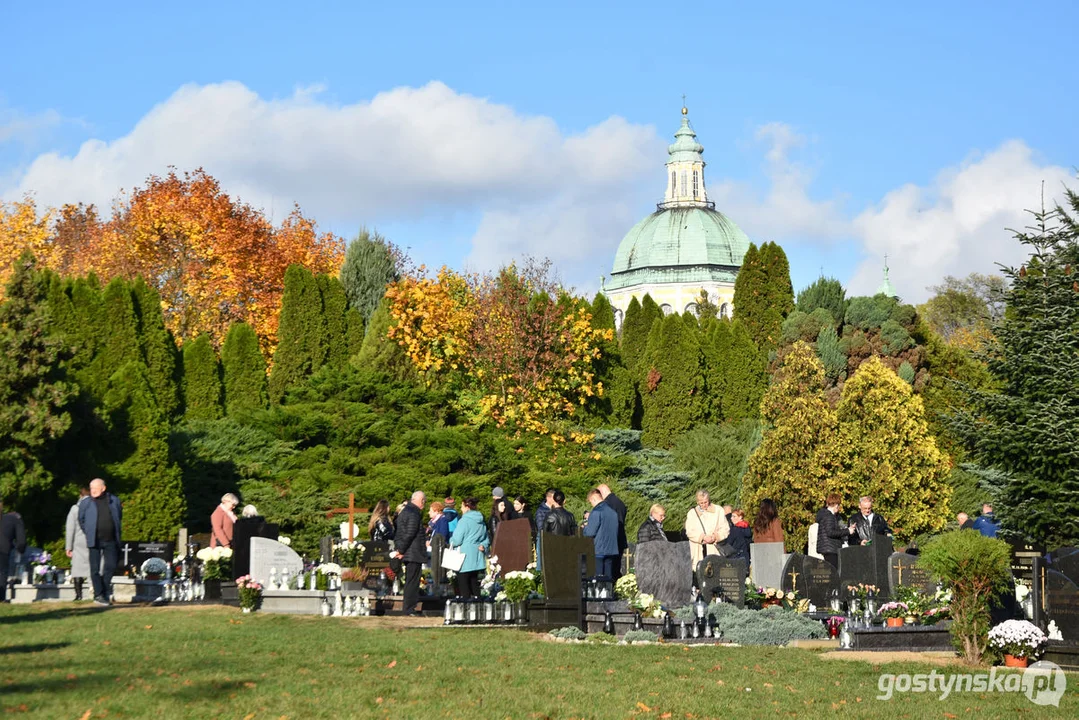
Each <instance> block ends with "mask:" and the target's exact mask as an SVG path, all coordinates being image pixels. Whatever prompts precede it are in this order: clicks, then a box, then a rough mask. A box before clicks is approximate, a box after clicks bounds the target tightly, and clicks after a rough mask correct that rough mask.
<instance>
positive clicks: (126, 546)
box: [123, 543, 133, 567]
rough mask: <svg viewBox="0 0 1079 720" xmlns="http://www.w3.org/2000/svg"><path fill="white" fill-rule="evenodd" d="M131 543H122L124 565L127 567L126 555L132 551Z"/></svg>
mask: <svg viewBox="0 0 1079 720" xmlns="http://www.w3.org/2000/svg"><path fill="white" fill-rule="evenodd" d="M132 549H133V548H132V547H131V543H124V547H123V551H124V567H127V556H128V554H129V553H130V552H131V551H132Z"/></svg>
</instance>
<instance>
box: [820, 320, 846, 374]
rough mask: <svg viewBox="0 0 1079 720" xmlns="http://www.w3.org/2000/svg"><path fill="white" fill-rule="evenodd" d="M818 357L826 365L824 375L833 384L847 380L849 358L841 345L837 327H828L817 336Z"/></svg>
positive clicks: (823, 328) (822, 329)
mask: <svg viewBox="0 0 1079 720" xmlns="http://www.w3.org/2000/svg"><path fill="white" fill-rule="evenodd" d="M817 356H818V357H820V361H821V363H823V364H824V373H825V375H827V376H828V379H829V380H830V381H831V382H833V383H834V382H836V381H837V380H841V379H845V378H846V376H847V356H846V355H845V354H844V353H843V348H842V346H841V345H840V343H839V336H838V335H836V332H835V327H833V326H831V325H827V326H825V327H822V328H821V329H820V332H819V333H818V334H817Z"/></svg>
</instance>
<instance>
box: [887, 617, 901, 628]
mask: <svg viewBox="0 0 1079 720" xmlns="http://www.w3.org/2000/svg"><path fill="white" fill-rule="evenodd" d="M888 627H903V618H901V617H894V618H888Z"/></svg>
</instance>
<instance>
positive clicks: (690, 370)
mask: <svg viewBox="0 0 1079 720" xmlns="http://www.w3.org/2000/svg"><path fill="white" fill-rule="evenodd" d="M645 353H646V354H645V360H644V362H643V363H642V367H643V368H647V369H646V370H645V371H644V375H643V379H642V380H641V385H640V389H641V401H642V404H643V406H644V418H643V419H642V421H641V430H642V431H643V434H642V435H641V439H642V440H643V441H644V442H645V443H647V444H649V445H654V446H657V447H664V448H666V447H670V446H671V444H672V443H674V440H675V438H677V437H678V436H679V435H681V434H682V433H684V432H686V431H687V430H689V429H690V428H691V427H693V425H694V424H696V423H697V422H698V421H699V420H700V418H701V415H702V413H703V406H702V401H701V390H702V387H703V385H704V382H703V378H702V377H701V363H700V345H699V342H698V340H697V334H696V333H695V332H693V331H691V330H690V329H689V328H688V327H686V323H685V321H684V320H683V319H682V317H681V316H680V315H677V314H672V315H669V316H667V317H665V318H663V319H662V320H661V321H660V322H658V323H656V324H655V325H654V326H653V328H652V332H651V333H650V334H649V337H648V347H647V350H646V351H645Z"/></svg>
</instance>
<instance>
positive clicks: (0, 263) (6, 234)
mask: <svg viewBox="0 0 1079 720" xmlns="http://www.w3.org/2000/svg"><path fill="white" fill-rule="evenodd" d="M53 215H54V213H53V211H52V210H51V209H50V210H46V211H45V212H44V213H42V214H41V216H40V217H39V216H38V214H37V204H36V203H35V202H34V199H33V198H32V197H30V196H29V195H28V196H26V197H25V198H23V199H22V200H20V201H16V202H13V203H4V202H0V299H3V296H4V288H5V287H6V286H7V281H8V279H9V278H10V277H11V272H12V267H13V266H14V264H15V261H16V260H18V259H19V256H20V255H22V254H23V253H24V252H26V251H27V250H29V251H30V252H31V253H33V254H34V259H35V260H36V261H37V262H38V264H39V265H40V266H44V267H49V266H50V265H51V263H52V260H53V248H52V244H51V243H50V242H49V237H50V225H51V224H52V220H53Z"/></svg>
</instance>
